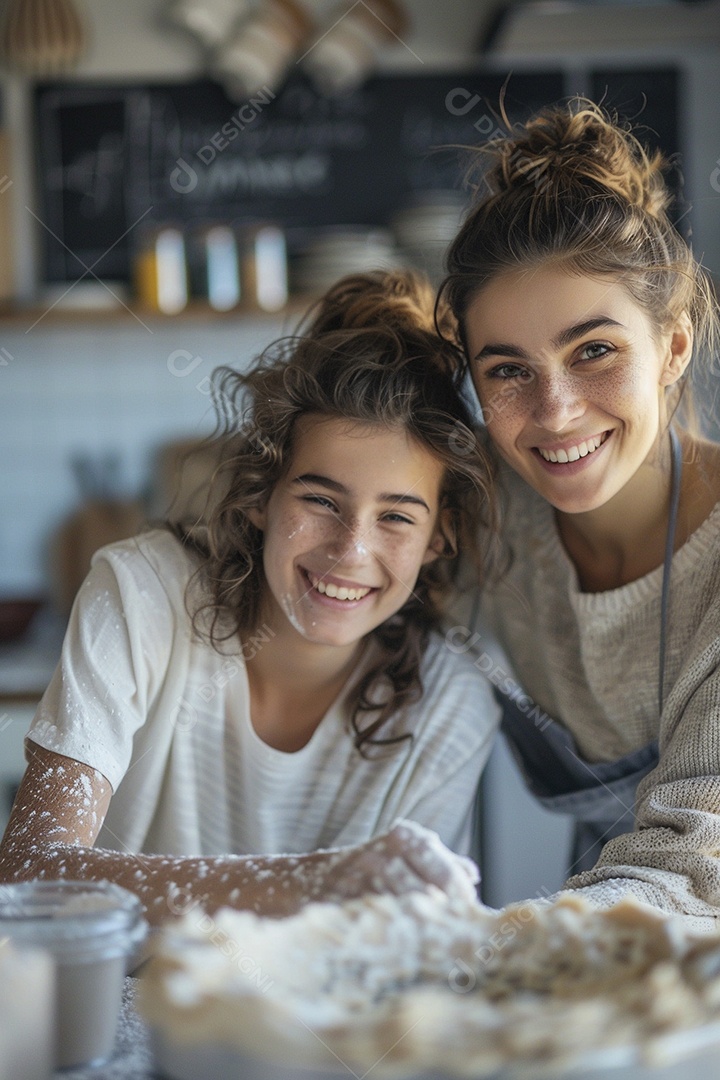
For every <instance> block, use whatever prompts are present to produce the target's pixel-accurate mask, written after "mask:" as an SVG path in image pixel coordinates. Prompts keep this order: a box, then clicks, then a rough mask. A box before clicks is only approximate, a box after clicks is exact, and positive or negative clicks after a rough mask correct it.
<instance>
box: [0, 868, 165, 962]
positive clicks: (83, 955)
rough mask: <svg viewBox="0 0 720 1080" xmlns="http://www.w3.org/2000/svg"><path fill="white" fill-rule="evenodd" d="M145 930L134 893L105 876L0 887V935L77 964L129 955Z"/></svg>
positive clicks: (145, 926)
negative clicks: (101, 879) (90, 879)
mask: <svg viewBox="0 0 720 1080" xmlns="http://www.w3.org/2000/svg"><path fill="white" fill-rule="evenodd" d="M146 933H147V924H146V922H145V919H144V918H143V914H142V905H141V903H140V901H139V899H138V897H137V896H135V894H134V893H131V892H129V891H128V890H127V889H123V888H121V887H120V886H119V885H115V884H113V883H112V882H109V881H24V882H19V883H17V884H11V885H3V886H2V887H0V939H2V938H9V939H10V941H12V942H13V943H15V944H17V945H33V946H37V947H38V948H43V949H47V950H48V952H50V953H52V954H53V956H55V957H56V959H58V960H63V961H65V962H74V963H79V962H83V961H89V960H101V959H111V958H112V957H116V956H125V955H129V954H131V953H132V952H133V951H134V950H135V949H136V948H137V946H138V945H139V944H140V942H141V941H142V940H143V938H144V937H145V934H146Z"/></svg>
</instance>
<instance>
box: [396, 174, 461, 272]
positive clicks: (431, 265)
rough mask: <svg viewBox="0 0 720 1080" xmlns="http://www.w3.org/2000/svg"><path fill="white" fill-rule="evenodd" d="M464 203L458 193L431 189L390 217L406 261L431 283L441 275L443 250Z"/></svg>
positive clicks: (453, 233)
mask: <svg viewBox="0 0 720 1080" xmlns="http://www.w3.org/2000/svg"><path fill="white" fill-rule="evenodd" d="M464 206H465V199H464V198H463V196H462V194H461V193H460V192H456V191H431V192H427V193H425V194H423V195H418V196H416V197H415V198H414V199H413V201H412V202H411V203H408V204H407V205H406V206H405V207H403V208H402V209H401V210H400V211H399V212H398V213H397V214H396V215H395V217H394V218H393V220H392V223H391V224H392V228H393V232H394V234H395V237H396V239H397V242H398V245H399V247H400V250H401V251H402V253H403V255H404V256H405V257H406V259H407V261H408V262H409V263H410V264H411V265H412V266H415V267H417V268H418V269H419V270H424V271H425V273H426V274H427V275H428V277H429V278H430V280H431V281H433V282H435V283H437V282H439V281H440V280H441V278H442V277H443V275H444V272H445V267H444V258H445V252H446V250H447V247H448V244H449V243H450V241H451V240H452V239H453V238H454V236H455V234H456V233H457V231H458V228H459V226H460V218H461V216H462V212H463V209H464Z"/></svg>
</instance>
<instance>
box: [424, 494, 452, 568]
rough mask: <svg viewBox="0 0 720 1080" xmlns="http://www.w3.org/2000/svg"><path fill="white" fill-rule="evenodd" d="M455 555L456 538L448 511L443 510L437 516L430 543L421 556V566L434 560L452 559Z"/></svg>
mask: <svg viewBox="0 0 720 1080" xmlns="http://www.w3.org/2000/svg"><path fill="white" fill-rule="evenodd" d="M456 555H457V537H456V535H455V527H454V525H453V521H452V514H451V512H450V510H449V509H447V508H444V509H443V510H441V511H440V513H439V514H438V519H437V522H436V523H435V528H434V529H433V534H432V536H431V537H430V543H429V544H428V546H427V549H426V551H425V554H424V555H423V561H422V565H423V566H427V565H428V564H429V563H431V562H435V560H436V559H454V558H455V556H456Z"/></svg>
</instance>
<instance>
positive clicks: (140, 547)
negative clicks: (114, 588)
mask: <svg viewBox="0 0 720 1080" xmlns="http://www.w3.org/2000/svg"><path fill="white" fill-rule="evenodd" d="M199 565H200V562H199V558H198V556H196V555H194V554H193V553H191V552H190V551H188V550H187V549H186V548H185V547H184V546H183V545H182V544H181V543H180V541H179V540H178V539H177V537H175V536H174V535H173V534H172V533H171V532H170V531H169V530H167V529H161V528H158V529H149V530H148V531H147V532H143V533H139V534H138V535H137V536H133V537H131V538H130V539H128V540H120V541H118V542H116V543H114V544H107V545H106V546H105V547H102V548H100V549H99V550H98V551H96V552H95V554H94V556H93V558H92V571H91V576H92V575H93V574H95V575H96V576H101V575H103V574H105V575H107V574H108V573H109V574H111V575H112V576H113V577H114V578H115V579H116V580H117V583H118V586H119V588H120V589H121V591H124V590H127V589H135V590H140V591H141V592H144V593H145V594H146V595H147V594H148V593H150V594H158V593H160V592H164V593H165V594H166V595H167V596H168V598H169V599H170V600H171V601H172V602H175V601H177V599H178V597H183V598H184V596H185V590H186V588H187V585H188V583H189V581H190V579H191V577H192V575H193V574H194V572H195V571H196V570H197V568H198V566H199Z"/></svg>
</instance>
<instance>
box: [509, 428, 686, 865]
mask: <svg viewBox="0 0 720 1080" xmlns="http://www.w3.org/2000/svg"><path fill="white" fill-rule="evenodd" d="M670 443H671V450H672V484H671V498H670V515H669V519H668V530H667V537H666V544H665V560H664V564H663V584H662V601H661V619H660V658H659V677H658V703H659V712H658V716H659V715H660V714H661V713H662V705H663V695H664V676H665V638H666V631H667V609H668V598H669V589H670V568H671V564H672V556H673V551H674V547H675V527H676V523H677V511H678V503H679V498H680V481H681V475H682V454H681V449H680V443H679V440H678V437H677V435H676V434H675V432H674V431H673V430H672V429H671V430H670ZM496 693H497V694H498V697H499V698H500V703H501V705H502V707H503V720H502V727H501V730H502V732H503V734H504V735H505V737H506V739H507V741H508V744H509V746H510V750H511V751H512V754H513V756H514V758H515V761H516V762H517V764H518V766H519V768H520V771H521V773H522V774H523V777H524V778H525V781H526V783H527V786H528V788H529V789H530V791H531V792H532V793H533V794H534V795H535V797H536V798H537V799H538V801H539V802H540V803H541V804H542V805H543V806H544V807H545V808H546V809H547V810H552V811H554V812H555V813H558V814H569V815H571V816H572V817H573V818H574V819H575V831H574V837H573V845H572V851H571V853H570V862H569V866H568V874H577V873H580V871H582V870H589V869H591V868H592V867H593V866H594V865H595V863H596V862H597V859H598V856H599V855H600V852H601V850H602V848H603V846H604V845H605V844H606V843H607V841H608V840H611V839H612V838H613V837H614V836H620V835H622V834H623V833H627V832H632V830H633V828H634V827H635V795H636V791H637V787H638V784H639V783H640V781H641V780H642V779H643V777H645V776H647V775H648V773H649V772H651V771H652V770H653V769H654V768H655V766H656V765H657V763H658V757H659V754H658V744H657V740H655V741H653V742H651V743H649V744H648V745H647V746H643V747H641V748H640V749H639V750H634V751H633V752H632V753H630V754H626V755H625V757H621V758H619V759H618V760H617V761H612V762H600V763H594V764H593V763H591V762H587V761H585V760H584V759H583V758H582V756H581V755H580V753H579V752H578V749H577V746H576V745H575V740H574V739H573V737H572V735H571V734H570V732H569V731H568V730H567V729H566V728H564V727H563V726H562V724H559V723H557V722H554V721H553V722H551V723H549V724H547V725H546V726H545V725H544V726H543V729H542V730H541V729H540V728H538V727H536V725H535V723H534V722H533V721H532V720H530V719H529V718H528V717H527V716H526V715H525V714H524V713H522V712H521V711H520V710H519V709H518V707H517V705H516V704H515V702H514V701H513V700H511V699H510V698H508V697H505V696H504V695H501V694H500V693H499V692H498V691H497V689H496Z"/></svg>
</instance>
